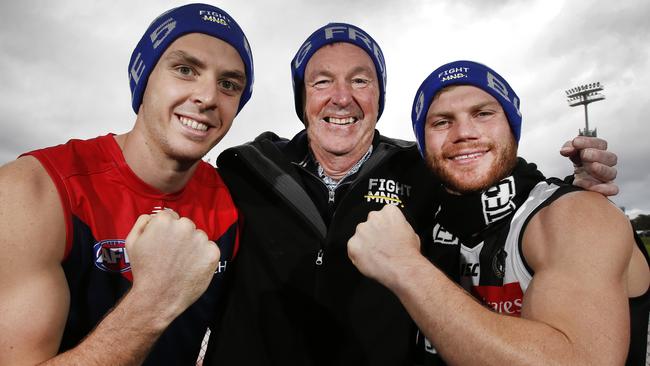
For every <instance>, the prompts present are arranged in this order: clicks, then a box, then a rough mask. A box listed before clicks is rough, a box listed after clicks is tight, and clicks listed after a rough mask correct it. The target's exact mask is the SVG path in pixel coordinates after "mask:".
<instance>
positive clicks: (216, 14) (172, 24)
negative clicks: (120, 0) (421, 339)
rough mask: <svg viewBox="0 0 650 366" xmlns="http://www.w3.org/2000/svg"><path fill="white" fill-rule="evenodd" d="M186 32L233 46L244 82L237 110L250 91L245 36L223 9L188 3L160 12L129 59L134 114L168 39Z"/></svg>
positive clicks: (250, 66)
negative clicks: (212, 38)
mask: <svg viewBox="0 0 650 366" xmlns="http://www.w3.org/2000/svg"><path fill="white" fill-rule="evenodd" d="M188 33H203V34H207V35H209V36H212V37H215V38H219V39H220V40H222V41H224V42H227V43H229V44H230V45H231V46H233V47H234V48H235V49H236V50H237V52H238V53H239V56H240V57H241V59H242V62H243V63H244V67H245V69H246V70H245V71H246V85H245V86H244V91H243V93H242V96H241V99H240V100H239V108H238V109H237V112H239V111H240V110H241V109H242V107H243V106H244V104H246V102H248V100H249V99H250V97H251V94H252V93H253V80H254V75H253V55H252V54H251V49H250V46H249V45H248V40H247V39H246V35H244V32H243V31H242V30H241V28H239V25H238V24H237V22H235V20H234V19H233V18H232V17H231V16H230V15H228V13H226V12H225V11H223V10H221V9H219V8H217V7H215V6H212V5H207V4H188V5H183V6H180V7H178V8H174V9H171V10H169V11H166V12H164V13H163V14H161V15H160V16H159V17H158V18H156V19H155V20H154V21H153V23H151V25H150V26H149V28H147V31H146V32H145V33H144V35H143V36H142V38H141V39H140V42H138V45H137V46H136V47H135V49H134V50H133V53H132V54H131V61H129V86H130V87H131V101H132V105H133V110H134V111H135V113H138V109H139V108H140V104H142V96H143V95H144V90H145V88H146V87H147V81H148V80H149V74H151V71H152V70H153V69H154V67H155V66H156V63H158V60H159V59H160V56H162V54H163V53H164V52H165V50H166V49H167V47H169V45H170V44H172V42H174V41H175V40H176V39H177V38H179V37H180V36H183V35H185V34H188Z"/></svg>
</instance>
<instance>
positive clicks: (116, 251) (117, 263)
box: [93, 239, 131, 273]
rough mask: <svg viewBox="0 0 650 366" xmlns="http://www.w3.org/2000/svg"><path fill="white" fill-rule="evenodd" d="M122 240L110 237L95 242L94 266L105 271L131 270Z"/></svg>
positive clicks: (119, 271)
mask: <svg viewBox="0 0 650 366" xmlns="http://www.w3.org/2000/svg"><path fill="white" fill-rule="evenodd" d="M124 243H125V241H124V240H121V239H110V240H102V241H100V242H97V243H95V245H94V246H93V251H94V253H95V267H97V268H99V269H101V270H102V271H105V272H112V273H124V272H128V271H130V270H131V263H130V262H129V255H128V254H127V253H126V248H125V247H124Z"/></svg>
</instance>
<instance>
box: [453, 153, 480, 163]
mask: <svg viewBox="0 0 650 366" xmlns="http://www.w3.org/2000/svg"><path fill="white" fill-rule="evenodd" d="M483 154H484V153H483V152H473V153H470V154H463V155H456V156H454V157H452V160H454V161H466V160H471V159H477V158H480V157H481V156H483Z"/></svg>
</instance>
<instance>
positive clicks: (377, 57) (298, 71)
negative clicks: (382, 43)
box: [291, 23, 386, 123]
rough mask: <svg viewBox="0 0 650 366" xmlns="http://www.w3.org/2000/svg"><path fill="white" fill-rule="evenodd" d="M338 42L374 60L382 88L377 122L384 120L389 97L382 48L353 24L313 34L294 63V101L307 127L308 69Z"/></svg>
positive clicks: (292, 73) (331, 24)
mask: <svg viewBox="0 0 650 366" xmlns="http://www.w3.org/2000/svg"><path fill="white" fill-rule="evenodd" d="M338 42H345V43H351V44H353V45H355V46H357V47H359V48H361V49H362V50H364V51H365V52H366V53H367V54H368V56H370V59H372V62H373V64H374V65H375V70H376V71H377V80H378V84H379V110H378V113H377V119H379V117H381V113H382V112H383V110H384V99H385V94H386V62H385V60H384V54H383V53H382V52H381V48H379V45H378V44H377V42H375V40H374V39H373V38H372V37H371V36H370V35H369V34H368V33H366V32H365V31H364V30H363V29H361V28H359V27H356V26H354V25H352V24H346V23H329V24H327V25H325V26H323V27H321V28H319V29H317V30H316V31H315V32H314V33H312V34H311V35H310V36H309V38H307V40H306V41H305V42H304V43H303V44H302V46H301V47H300V49H299V50H298V52H297V53H296V56H294V58H293V60H291V77H292V81H293V98H294V101H295V106H296V114H298V118H300V120H301V121H303V123H304V122H305V121H304V120H303V114H304V113H303V112H304V111H303V102H304V101H303V100H302V99H303V90H304V82H305V69H306V68H307V63H308V62H309V59H310V58H311V57H312V56H313V55H314V53H316V51H318V50H319V49H320V48H321V47H323V46H325V45H328V44H332V43H338Z"/></svg>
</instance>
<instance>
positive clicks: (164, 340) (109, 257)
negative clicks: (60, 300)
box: [27, 134, 239, 365]
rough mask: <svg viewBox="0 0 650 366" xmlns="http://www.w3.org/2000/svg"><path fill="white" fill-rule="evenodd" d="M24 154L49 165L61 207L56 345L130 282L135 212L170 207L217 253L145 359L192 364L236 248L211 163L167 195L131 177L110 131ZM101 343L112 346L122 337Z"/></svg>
mask: <svg viewBox="0 0 650 366" xmlns="http://www.w3.org/2000/svg"><path fill="white" fill-rule="evenodd" d="M27 155H32V156H34V157H35V158H37V159H38V160H39V161H40V163H41V164H42V165H43V166H44V167H45V169H46V170H47V172H48V174H49V176H50V177H51V179H52V181H53V182H54V183H55V185H56V187H57V190H58V193H59V195H60V198H61V204H62V206H63V210H64V213H65V221H66V222H65V225H66V249H65V257H64V260H63V262H62V266H63V269H64V271H65V275H66V279H67V281H68V286H69V289H70V310H69V314H68V319H67V323H66V326H65V330H64V334H63V339H62V341H61V347H60V351H61V352H63V351H65V350H67V349H69V348H72V347H74V346H76V345H77V344H78V343H79V342H80V341H81V340H82V339H83V337H85V336H86V335H87V334H88V333H89V332H90V331H91V330H92V329H93V328H94V327H95V326H96V325H97V323H99V322H100V321H101V320H102V319H103V317H104V316H105V315H106V313H107V312H109V311H110V309H111V308H112V307H114V306H115V304H116V303H117V302H118V301H119V299H120V298H121V297H122V296H123V295H124V294H125V293H126V292H127V291H128V289H129V288H130V287H131V281H132V275H131V266H130V262H129V256H128V253H127V252H126V251H125V249H124V243H125V239H126V236H127V235H128V233H129V231H130V230H131V227H132V226H133V224H134V223H135V221H136V219H137V218H138V216H140V215H141V214H147V213H151V212H153V211H157V210H161V209H164V208H171V209H173V210H174V211H176V212H178V214H179V215H180V216H183V217H187V218H189V219H191V220H192V221H193V222H194V223H195V224H196V227H197V228H198V229H201V230H203V231H204V232H205V233H206V234H207V235H208V237H209V239H210V240H212V241H214V242H215V243H217V245H218V246H219V249H220V250H221V260H220V263H219V267H218V269H217V271H216V273H215V276H214V278H213V280H212V282H211V283H210V286H209V287H208V289H207V291H206V292H205V293H204V294H203V295H202V296H201V297H200V298H199V299H198V300H197V301H196V302H195V303H194V304H193V305H192V306H190V307H189V308H188V309H187V310H186V311H185V312H184V313H183V314H181V315H180V316H179V317H178V318H177V319H176V320H174V322H172V324H171V325H170V326H169V328H168V329H167V330H166V331H165V332H164V333H163V334H162V336H161V337H160V339H159V340H158V342H157V343H156V345H155V346H154V348H153V349H152V351H151V353H150V355H149V357H148V358H147V360H146V361H145V364H152V365H158V364H178V365H180V364H193V363H194V362H195V361H196V357H197V355H198V353H199V349H200V346H201V340H202V338H203V336H204V333H205V330H206V328H207V326H208V325H209V324H210V323H211V322H212V320H213V317H214V316H215V309H216V307H217V304H218V303H217V302H218V300H219V295H220V291H221V290H220V288H221V287H222V282H223V276H224V272H225V270H226V269H227V267H228V265H229V263H230V261H231V260H232V258H233V256H234V255H235V253H236V251H237V247H238V238H239V235H238V232H239V229H238V213H237V209H236V207H235V205H234V204H233V201H232V198H231V196H230V193H229V192H228V189H227V188H226V186H225V184H224V183H223V181H222V180H221V177H220V176H219V174H218V173H217V171H216V169H214V168H213V167H212V166H211V165H209V164H207V163H204V162H202V161H201V162H200V163H199V165H198V167H197V168H196V171H195V172H194V174H193V176H192V178H191V179H190V180H189V182H188V183H187V185H186V186H185V187H184V188H183V189H182V190H181V191H179V192H175V193H171V194H167V193H162V192H160V191H158V190H157V189H156V188H154V187H151V186H150V185H148V184H146V183H145V182H143V181H142V180H141V179H140V178H138V177H137V176H136V174H135V173H134V172H133V171H132V170H131V169H130V168H129V166H128V165H127V163H126V161H125V159H124V156H123V155H122V151H121V149H120V147H119V146H118V144H117V142H116V141H115V139H114V137H113V135H112V134H109V135H106V136H102V137H98V138H94V139H90V140H70V141H68V143H66V144H64V145H59V146H54V147H50V148H45V149H41V150H36V151H32V152H29V153H27ZM151 255H157V253H155V252H154V253H151ZM160 270H161V271H164V270H166V269H165V268H160ZM106 342H107V347H112V345H114V343H115V342H128V340H113V339H111V340H106Z"/></svg>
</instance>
